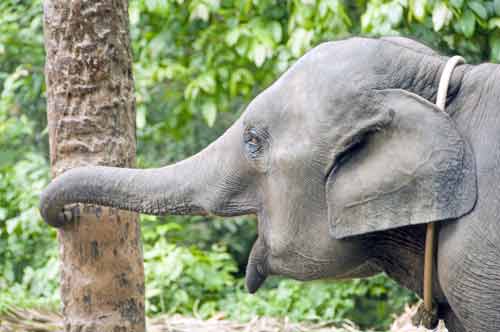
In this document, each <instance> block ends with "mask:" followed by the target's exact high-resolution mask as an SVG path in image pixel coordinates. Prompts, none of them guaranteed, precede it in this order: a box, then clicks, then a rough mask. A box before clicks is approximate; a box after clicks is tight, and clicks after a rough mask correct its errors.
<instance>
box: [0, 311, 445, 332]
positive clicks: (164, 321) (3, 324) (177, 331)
mask: <svg viewBox="0 0 500 332" xmlns="http://www.w3.org/2000/svg"><path fill="white" fill-rule="evenodd" d="M415 310H416V307H413V308H407V309H406V311H405V312H404V313H403V314H402V315H401V316H400V317H398V318H397V319H396V320H395V321H394V323H393V325H392V326H391V330H390V332H428V331H429V330H426V329H424V328H417V327H414V326H412V325H411V316H412V314H413V312H414V311H415ZM147 325H148V328H147V331H148V332H361V331H359V330H358V329H357V328H356V326H355V325H354V324H352V323H350V322H345V323H344V324H342V325H341V326H339V325H338V324H337V325H333V324H331V323H323V324H299V323H293V322H290V321H288V319H286V318H285V319H275V318H266V317H261V318H255V319H253V320H252V321H250V322H248V323H238V322H233V321H229V320H226V319H224V317H223V315H220V316H215V317H213V318H212V319H209V320H200V319H197V318H193V317H183V316H180V315H174V316H163V317H157V318H152V319H149V320H148V324H147ZM62 331H63V325H62V316H61V315H60V314H59V313H54V312H50V311H46V310H33V309H20V308H10V309H9V310H7V311H6V312H5V313H4V314H3V315H1V316H0V332H62ZM434 332H447V330H446V328H445V327H444V326H443V325H442V324H440V326H439V328H438V329H437V330H435V331H434Z"/></svg>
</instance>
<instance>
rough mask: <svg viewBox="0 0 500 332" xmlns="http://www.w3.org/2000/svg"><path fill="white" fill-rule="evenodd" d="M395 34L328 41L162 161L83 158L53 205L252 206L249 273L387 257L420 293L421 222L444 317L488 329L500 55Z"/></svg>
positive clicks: (380, 266) (319, 274)
mask: <svg viewBox="0 0 500 332" xmlns="http://www.w3.org/2000/svg"><path fill="white" fill-rule="evenodd" d="M446 61H447V58H446V57H443V56H440V55H438V54H437V53H435V52H434V51H432V50H431V49H429V48H427V47H426V46H423V45H421V44H419V43H417V42H415V41H412V40H409V39H405V38H382V39H368V38H352V39H346V40H342V41H336V42H329V43H324V44H321V45H319V46H317V47H316V48H314V49H313V50H311V51H310V52H308V53H307V54H306V55H304V56H303V57H302V58H301V59H299V60H298V61H297V62H296V63H295V64H294V65H293V66H292V67H291V68H290V69H289V70H288V71H287V72H286V73H284V74H283V75H282V76H281V77H280V78H279V79H278V80H277V81H276V82H275V83H273V84H272V85H271V86H270V87H268V88H267V89H266V90H265V91H263V92H262V93H261V94H260V95H259V96H257V97H256V98H255V99H254V100H253V101H252V102H251V103H250V104H249V105H248V107H247V109H246V110H245V112H244V113H243V114H242V116H241V117H240V118H239V119H238V120H237V121H236V122H235V123H234V124H233V125H232V126H231V127H230V128H229V129H228V130H227V131H226V132H225V133H224V134H223V135H222V136H221V137H220V138H219V139H217V140H216V141H215V142H213V143H212V144H211V145H209V146H208V147H207V148H206V149H204V150H203V151H201V152H199V153H198V154H196V155H194V156H192V157H191V158H188V159H186V160H183V161H181V162H178V163H176V164H173V165H170V166H166V167H163V168H158V169H147V170H138V169H121V168H113V167H84V168H76V169H72V170H70V171H68V172H66V173H64V174H63V175H61V176H60V177H58V178H56V179H55V180H54V181H53V182H52V183H51V184H50V185H49V186H48V187H47V189H46V190H45V191H44V192H43V194H42V197H41V214H42V216H43V218H44V219H45V221H46V222H47V223H49V224H50V225H53V226H56V227H58V226H61V225H63V224H64V223H65V222H66V220H68V217H67V214H68V212H67V211H66V212H65V211H64V206H65V205H67V204H71V203H93V204H98V205H103V206H111V207H116V208H120V209H125V210H131V211H137V212H141V213H147V214H155V215H164V214H191V215H198V214H207V213H211V214H215V215H219V216H236V215H244V214H255V215H257V217H258V220H259V221H258V233H259V236H258V239H257V241H256V243H255V244H254V246H253V249H252V252H251V254H250V258H249V262H248V267H247V272H246V282H247V287H248V290H249V291H250V292H255V291H256V290H257V289H258V288H259V287H260V286H261V285H262V283H263V282H264V281H265V279H266V277H267V276H268V275H283V276H288V277H291V278H295V279H299V280H312V279H320V278H349V277H363V276H370V275H373V274H376V273H379V272H382V271H384V272H386V273H387V274H388V275H389V276H390V277H392V278H394V279H395V280H397V281H398V282H399V283H400V284H402V285H403V286H406V287H408V288H410V289H412V290H414V291H415V292H417V293H419V294H422V276H423V265H424V264H423V260H424V258H423V257H424V255H423V253H424V249H423V248H424V242H425V228H426V225H425V224H426V223H428V222H437V224H436V225H437V231H438V236H437V244H436V246H437V255H436V257H435V270H436V271H435V278H434V280H433V294H434V301H435V302H436V303H437V305H438V315H439V317H440V318H442V319H444V320H445V322H446V325H447V326H448V329H449V331H450V332H457V331H460V332H462V331H466V332H498V331H500V111H499V109H498V107H499V105H500V66H498V65H494V64H482V65H476V66H471V65H460V66H458V67H456V68H455V70H454V71H453V74H452V77H451V80H450V86H449V89H448V98H447V107H446V111H442V110H441V109H438V108H437V107H436V106H434V104H433V103H434V101H435V98H436V93H437V89H438V83H439V79H440V77H441V74H442V72H443V68H444V66H445V63H446Z"/></svg>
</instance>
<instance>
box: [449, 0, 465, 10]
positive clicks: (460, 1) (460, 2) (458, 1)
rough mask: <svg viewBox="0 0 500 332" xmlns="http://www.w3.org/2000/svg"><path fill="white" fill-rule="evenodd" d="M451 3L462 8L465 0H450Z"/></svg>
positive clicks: (457, 7)
mask: <svg viewBox="0 0 500 332" xmlns="http://www.w3.org/2000/svg"><path fill="white" fill-rule="evenodd" d="M450 4H451V5H452V6H453V7H454V8H456V9H460V8H462V6H463V5H464V0H450Z"/></svg>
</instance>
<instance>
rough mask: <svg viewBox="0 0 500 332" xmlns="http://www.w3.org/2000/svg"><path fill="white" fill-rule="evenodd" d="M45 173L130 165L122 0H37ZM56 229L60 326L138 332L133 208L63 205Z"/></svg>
mask: <svg viewBox="0 0 500 332" xmlns="http://www.w3.org/2000/svg"><path fill="white" fill-rule="evenodd" d="M44 33H45V48H46V52H47V59H46V67H45V75H46V84H47V114H48V127H49V140H50V160H51V165H52V175H53V176H58V175H60V174H61V173H63V172H64V171H66V170H68V169H70V168H73V167H76V166H85V165H109V166H119V167H132V166H134V163H135V101H134V90H133V77H132V56H131V50H130V37H129V33H128V2H127V1H126V0H92V1H90V0H45V2H44ZM73 209H74V213H73V215H74V216H75V217H74V220H73V221H72V222H71V223H70V224H69V225H67V226H65V227H64V228H62V229H61V230H60V231H59V234H58V238H59V247H60V259H61V298H62V303H63V314H64V317H65V331H78V332H83V331H96V332H97V331H99V332H107V331H110V332H111V331H112V332H128V331H136V332H143V331H145V318H144V269H143V255H142V243H141V235H140V228H139V226H138V222H137V214H135V213H130V212H125V211H120V210H116V209H108V208H104V207H98V206H90V205H85V206H84V205H78V206H75V207H73Z"/></svg>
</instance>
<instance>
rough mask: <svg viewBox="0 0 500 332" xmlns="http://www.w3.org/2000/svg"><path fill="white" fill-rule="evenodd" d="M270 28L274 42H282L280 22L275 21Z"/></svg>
mask: <svg viewBox="0 0 500 332" xmlns="http://www.w3.org/2000/svg"><path fill="white" fill-rule="evenodd" d="M269 28H270V30H271V34H272V36H273V40H274V41H275V42H276V43H279V42H281V38H282V31H281V24H279V22H276V21H273V22H271V23H270V24H269Z"/></svg>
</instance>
